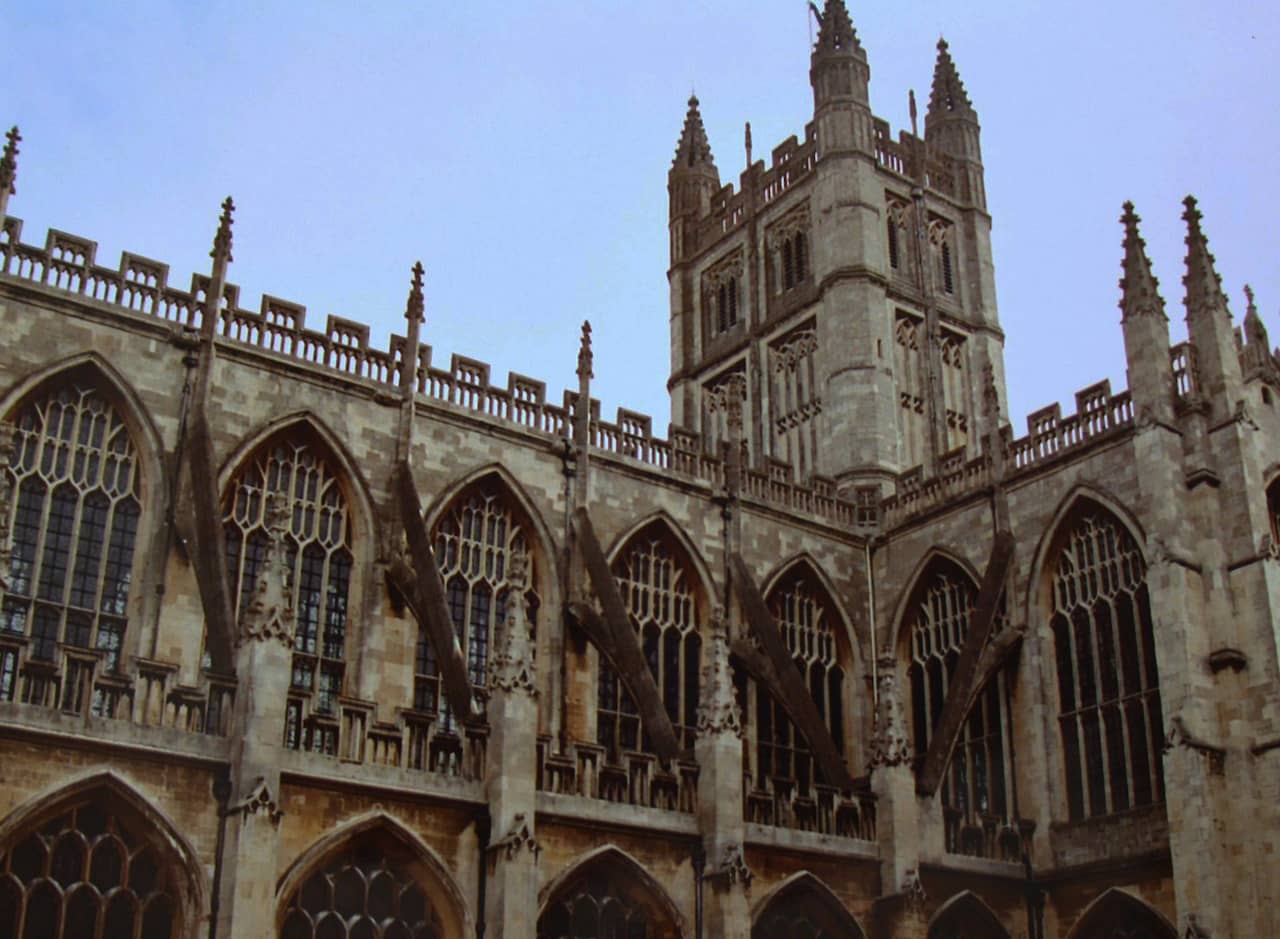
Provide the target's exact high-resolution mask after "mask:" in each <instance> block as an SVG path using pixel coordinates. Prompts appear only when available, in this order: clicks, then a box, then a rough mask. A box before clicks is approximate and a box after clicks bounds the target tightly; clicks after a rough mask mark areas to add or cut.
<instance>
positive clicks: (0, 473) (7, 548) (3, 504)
mask: <svg viewBox="0 0 1280 939" xmlns="http://www.w3.org/2000/svg"><path fill="white" fill-rule="evenodd" d="M16 448H17V430H16V428H15V427H14V426H13V425H12V424H9V423H7V422H4V421H0V590H8V589H9V564H10V561H11V560H12V559H13V542H12V540H11V539H10V537H9V514H10V512H12V511H13V482H12V481H11V479H10V472H9V467H10V466H12V465H13V455H14V452H15V451H16Z"/></svg>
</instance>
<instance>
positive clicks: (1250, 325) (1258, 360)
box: [1244, 284, 1276, 376]
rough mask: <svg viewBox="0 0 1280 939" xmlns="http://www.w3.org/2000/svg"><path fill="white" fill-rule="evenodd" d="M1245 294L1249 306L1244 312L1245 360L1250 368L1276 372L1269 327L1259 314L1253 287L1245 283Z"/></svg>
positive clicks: (1246, 365)
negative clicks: (1268, 332)
mask: <svg viewBox="0 0 1280 939" xmlns="http://www.w3.org/2000/svg"><path fill="white" fill-rule="evenodd" d="M1244 296H1245V300H1246V301H1247V306H1246V308H1245V313H1244V338H1245V347H1244V361H1245V367H1246V368H1249V369H1262V370H1263V371H1267V372H1270V373H1272V375H1273V376H1274V374H1275V372H1276V362H1275V359H1274V358H1273V357H1272V354H1271V339H1270V337H1269V336H1268V335H1267V327H1266V325H1265V324H1264V323H1263V322H1262V317H1261V316H1259V315H1258V305H1257V303H1256V302H1255V301H1254V296H1253V288H1252V287H1250V286H1249V285H1248V284H1245V285H1244Z"/></svg>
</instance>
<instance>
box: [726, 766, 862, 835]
mask: <svg viewBox="0 0 1280 939" xmlns="http://www.w3.org/2000/svg"><path fill="white" fill-rule="evenodd" d="M754 785H755V784H753V782H752V779H751V776H750V775H749V774H745V775H744V778H743V794H744V795H743V807H742V809H743V818H744V819H745V820H746V821H748V822H754V823H755V824H757V825H769V826H772V827H775V828H790V829H794V830H795V831H812V832H816V833H818V834H822V835H834V836H836V837H838V838H853V839H856V840H858V841H875V840H876V798H875V796H874V795H872V794H871V793H870V792H861V791H854V792H848V793H842V792H841V791H840V790H839V789H835V788H833V787H831V786H823V785H820V784H814V785H812V786H810V787H809V788H808V789H807V790H804V791H801V790H800V789H799V787H798V786H797V785H796V782H795V781H794V780H790V779H773V778H769V779H762V780H760V781H759V788H753V786H754Z"/></svg>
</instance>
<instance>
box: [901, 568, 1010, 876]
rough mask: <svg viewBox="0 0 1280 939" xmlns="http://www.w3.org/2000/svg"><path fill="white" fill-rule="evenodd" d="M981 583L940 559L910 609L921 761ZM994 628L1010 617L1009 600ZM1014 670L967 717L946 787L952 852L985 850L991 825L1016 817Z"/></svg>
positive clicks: (915, 734)
mask: <svg viewBox="0 0 1280 939" xmlns="http://www.w3.org/2000/svg"><path fill="white" fill-rule="evenodd" d="M977 599H978V589H977V585H976V584H974V582H973V580H972V579H971V578H970V577H969V575H968V574H966V573H965V572H964V571H963V570H962V569H961V568H960V567H959V566H958V565H956V564H953V563H951V562H948V561H945V560H942V559H938V560H936V561H935V562H934V563H933V564H932V565H930V567H929V568H927V569H926V570H925V572H924V574H923V575H922V576H921V578H920V581H919V583H918V584H917V586H916V588H915V591H914V593H913V597H912V600H911V602H910V604H909V605H908V608H907V613H906V616H907V619H906V622H905V626H906V630H905V632H906V637H905V638H906V641H907V642H908V644H909V650H910V665H909V666H908V670H907V674H908V678H909V680H910V685H911V720H912V740H913V743H914V749H915V754H916V758H917V759H923V758H924V755H925V753H927V752H928V749H929V743H930V741H931V740H932V738H933V733H934V730H935V729H936V727H937V723H938V720H939V719H940V718H941V716H942V709H943V706H944V704H945V703H946V699H947V693H948V691H949V689H950V685H951V678H952V675H953V674H954V672H955V669H956V665H957V664H958V663H959V660H960V653H961V650H962V649H963V648H964V644H965V640H966V638H967V637H968V635H969V625H970V618H971V617H972V615H973V608H974V604H975V603H976V602H977ZM1000 603H1001V606H1000V608H999V610H998V612H997V619H996V622H995V624H994V626H993V634H994V632H998V631H999V630H1000V629H1002V628H1003V627H1004V625H1005V620H1006V619H1007V617H1006V615H1005V613H1004V599H1003V598H1002V599H1001V601H1000ZM1008 695H1009V690H1008V676H1007V674H1006V673H1005V672H1003V671H1002V672H999V673H998V674H997V675H996V676H995V677H994V678H993V679H992V680H991V681H989V682H988V683H987V685H986V687H984V688H982V689H981V690H980V691H979V692H978V695H977V697H976V699H975V700H974V703H973V706H972V707H971V708H970V710H969V714H968V716H967V717H966V718H965V721H964V724H963V726H962V728H961V731H960V736H959V738H958V739H957V741H956V745H955V749H954V750H953V751H952V755H951V762H950V763H949V764H948V767H947V772H946V774H945V776H944V778H943V781H942V786H941V790H942V791H941V796H942V804H943V807H944V812H945V814H946V815H947V832H946V841H947V850H949V851H953V852H956V853H960V854H977V855H983V854H988V853H990V848H991V846H990V845H989V844H988V843H987V839H986V838H985V837H983V836H982V834H981V832H982V829H983V827H984V826H983V823H984V821H985V820H987V819H991V818H994V819H996V820H998V821H1001V822H1006V823H1007V822H1008V820H1009V817H1010V808H1011V801H1012V793H1013V785H1014V781H1013V778H1012V776H1011V755H1012V750H1013V740H1012V738H1011V736H1010V734H1009V722H1008V719H1007V718H1008V713H1007V712H1008Z"/></svg>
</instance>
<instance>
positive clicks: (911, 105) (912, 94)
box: [907, 88, 920, 137]
mask: <svg viewBox="0 0 1280 939" xmlns="http://www.w3.org/2000/svg"><path fill="white" fill-rule="evenodd" d="M907 111H908V112H909V113H910V114H911V136H912V137H919V136H920V127H919V125H918V124H917V123H916V118H917V117H918V115H919V112H918V111H917V110H916V90H915V89H914V88H908V89H907Z"/></svg>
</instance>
